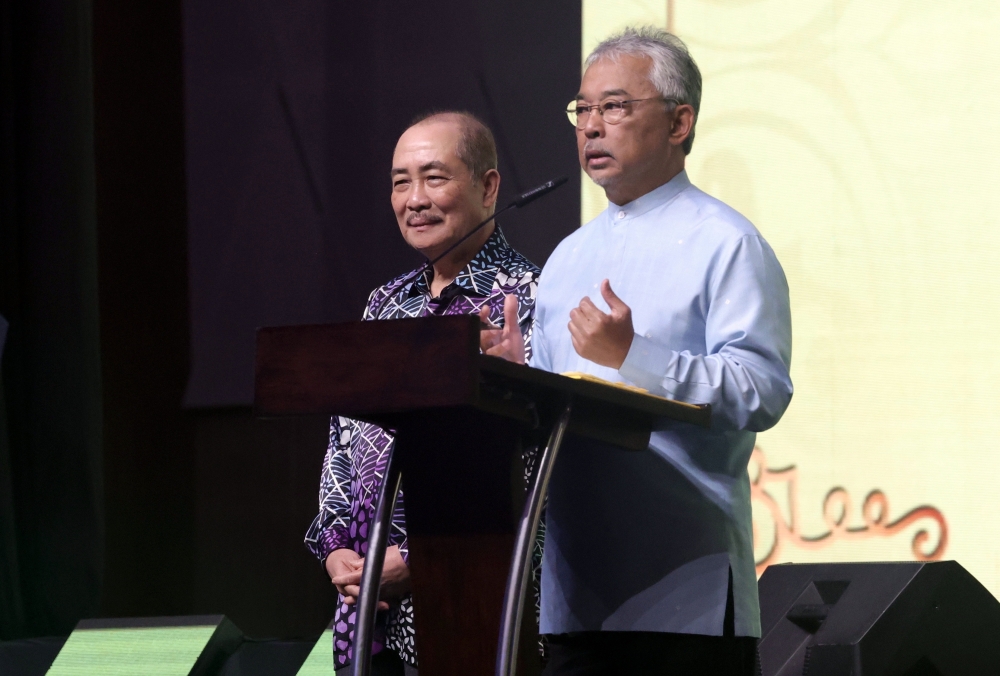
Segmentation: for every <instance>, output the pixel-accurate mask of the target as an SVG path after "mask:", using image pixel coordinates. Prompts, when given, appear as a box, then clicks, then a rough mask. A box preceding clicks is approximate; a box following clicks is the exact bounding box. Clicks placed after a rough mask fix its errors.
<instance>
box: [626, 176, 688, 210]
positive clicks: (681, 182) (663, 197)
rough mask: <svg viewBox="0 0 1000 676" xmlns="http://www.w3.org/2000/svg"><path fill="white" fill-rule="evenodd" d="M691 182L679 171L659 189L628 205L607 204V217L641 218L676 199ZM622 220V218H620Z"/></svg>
mask: <svg viewBox="0 0 1000 676" xmlns="http://www.w3.org/2000/svg"><path fill="white" fill-rule="evenodd" d="M690 185H691V180H690V179H689V178H688V175H687V171H685V170H684V169H681V172H680V173H679V174H677V175H676V176H674V177H673V178H672V179H670V180H669V181H667V182H666V183H664V184H663V185H661V186H660V187H659V188H654V189H653V190H650V191H649V192H647V193H646V194H645V195H643V196H642V197H637V198H636V199H634V200H632V201H631V202H629V203H628V204H622V205H618V204H615V203H613V202H608V215H609V216H611V217H612V219H614V218H616V217H618V214H619V213H624V214H626V215H627V216H633V217H634V216H641V215H642V214H644V213H646V212H647V211H649V210H650V209H654V208H656V207H658V206H662V205H664V204H666V203H667V202H669V201H670V200H672V199H673V198H675V197H677V195H679V194H680V193H681V192H682V191H683V190H684V189H685V188H688V187H690ZM622 218H624V217H622Z"/></svg>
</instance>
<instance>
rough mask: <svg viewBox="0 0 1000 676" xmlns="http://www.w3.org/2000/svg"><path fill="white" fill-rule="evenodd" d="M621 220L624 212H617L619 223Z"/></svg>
mask: <svg viewBox="0 0 1000 676" xmlns="http://www.w3.org/2000/svg"><path fill="white" fill-rule="evenodd" d="M623 218H625V212H624V211H619V212H618V220H619V221H620V220H622V219H623Z"/></svg>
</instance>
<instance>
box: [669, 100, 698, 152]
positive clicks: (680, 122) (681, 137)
mask: <svg viewBox="0 0 1000 676" xmlns="http://www.w3.org/2000/svg"><path fill="white" fill-rule="evenodd" d="M692 129H694V107H693V106H692V105H691V104H688V103H682V104H680V105H679V106H677V107H676V108H674V110H673V122H672V123H671V125H670V143H671V145H675V146H679V145H681V144H683V143H684V141H686V140H687V137H688V136H690V135H691V130H692Z"/></svg>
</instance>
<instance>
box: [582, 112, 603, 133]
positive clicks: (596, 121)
mask: <svg viewBox="0 0 1000 676" xmlns="http://www.w3.org/2000/svg"><path fill="white" fill-rule="evenodd" d="M583 135H584V136H586V137H587V138H599V137H601V136H603V135H604V117H603V116H602V115H601V114H600V113H598V112H597V111H596V110H592V111H591V112H590V115H588V116H587V123H586V124H584V125H583Z"/></svg>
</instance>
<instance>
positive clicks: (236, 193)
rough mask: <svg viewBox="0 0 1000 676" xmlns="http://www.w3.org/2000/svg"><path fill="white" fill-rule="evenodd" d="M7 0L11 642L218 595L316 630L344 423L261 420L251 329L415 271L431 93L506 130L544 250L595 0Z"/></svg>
mask: <svg viewBox="0 0 1000 676" xmlns="http://www.w3.org/2000/svg"><path fill="white" fill-rule="evenodd" d="M357 5H358V6H353V7H345V8H342V7H339V6H338V5H337V4H335V3H334V4H331V3H329V2H324V1H322V0H296V1H294V2H279V1H278V0H268V1H258V2H250V3H236V2H234V1H232V0H222V1H216V2H212V1H210V0H184V1H183V3H182V2H181V0H149V1H148V2H141V3H136V2H133V1H131V0H35V1H33V2H27V1H26V0H21V1H18V0H2V5H0V24H2V25H0V31H2V33H0V37H2V46H0V47H2V50H0V70H2V73H0V77H2V82H0V87H2V90H0V115H2V125H3V126H2V143H0V146H2V147H0V162H2V166H0V172H2V174H0V178H2V194H0V199H2V203H0V209H2V211H0V218H2V220H0V314H2V315H3V316H5V317H6V318H7V319H8V320H9V321H10V323H11V326H10V330H9V335H8V340H7V345H6V348H5V350H4V354H3V357H2V363H0V378H2V384H3V388H2V394H3V396H2V398H0V472H3V473H4V477H3V478H2V479H3V480H0V638H10V637H16V636H32V635H34V636H38V635H45V634H65V633H68V631H69V629H70V628H71V627H72V626H73V624H74V623H75V622H76V620H77V619H79V618H81V617H92V616H98V615H103V616H140V615H168V614H193V613H215V612H222V613H226V614H227V615H229V616H230V618H232V619H233V620H234V621H235V622H236V624H237V625H239V626H240V627H241V628H243V629H244V630H245V631H246V632H248V633H249V634H251V635H253V636H257V637H267V636H272V637H273V636H284V637H294V636H308V635H314V634H315V633H317V632H318V631H319V630H320V629H321V628H322V627H323V625H325V623H326V622H327V621H328V620H329V617H330V615H331V614H332V607H333V602H334V595H333V593H332V589H331V588H330V585H329V582H328V581H327V580H326V579H325V578H324V576H323V574H322V572H321V571H320V569H319V567H318V565H317V564H316V562H315V561H313V560H311V558H310V557H309V556H308V554H307V553H306V552H305V550H304V548H303V547H302V544H301V538H302V534H303V532H304V530H305V528H306V526H307V525H308V522H309V520H310V519H311V518H312V516H313V514H314V512H315V509H316V490H317V480H318V473H319V468H320V463H321V460H322V454H323V450H324V448H325V421H323V420H318V419H311V420H298V421H296V420H288V421H256V420H254V419H253V418H252V417H251V415H250V413H249V409H248V408H246V404H247V403H248V402H249V397H250V387H251V370H250V368H251V355H252V345H253V342H252V341H253V337H252V331H253V329H254V328H255V327H256V326H258V325H265V324H281V323H302V322H312V321H336V320H342V319H352V318H356V317H358V316H359V314H360V311H361V308H362V306H363V302H364V299H365V297H366V295H367V293H368V291H369V290H370V289H371V288H372V287H373V286H375V285H377V284H379V283H381V282H383V281H385V280H386V279H388V278H389V277H391V276H393V275H395V274H398V273H400V272H402V271H404V270H406V269H408V268H410V267H412V266H413V265H414V264H415V263H416V262H417V259H416V257H415V256H414V255H413V254H412V252H410V251H408V250H407V248H406V247H405V245H404V244H403V243H402V242H401V240H400V236H399V234H398V231H397V230H396V227H395V224H394V220H393V218H392V214H391V211H390V209H389V206H388V193H389V191H388V181H387V177H386V173H387V170H388V167H389V161H390V157H391V151H392V147H393V145H394V143H395V140H396V138H397V136H398V134H399V133H400V132H401V131H402V129H403V128H404V127H405V125H406V122H407V121H408V120H409V119H410V118H411V117H413V116H414V115H415V114H417V113H419V112H421V111H423V110H426V109H429V108H451V107H458V108H466V109H469V110H472V111H473V112H475V113H477V114H479V115H481V116H482V117H483V118H484V119H486V121H487V122H488V123H490V124H491V125H492V126H493V127H494V130H495V131H496V132H497V138H498V141H499V145H500V156H501V172H502V174H503V181H504V184H503V192H502V194H503V197H504V198H509V197H510V196H511V195H513V194H514V193H515V192H517V191H519V190H523V189H526V188H529V187H532V186H533V185H535V184H536V183H539V182H541V181H543V180H546V179H548V178H551V177H553V176H555V175H558V174H569V175H570V176H571V181H572V182H571V184H570V186H567V187H566V188H563V189H562V190H561V191H560V192H558V193H555V194H554V195H552V196H550V197H547V198H546V199H545V200H544V201H540V202H538V203H536V204H533V205H532V206H531V207H530V211H528V210H526V211H524V212H522V213H515V214H514V215H513V216H512V217H510V218H508V219H506V220H505V221H504V222H505V223H506V224H507V227H506V228H505V230H506V231H507V233H508V235H509V238H510V239H511V241H512V242H513V243H514V244H515V246H517V247H518V248H519V249H521V250H522V251H523V252H524V253H526V254H527V255H528V256H529V257H531V258H532V259H534V260H535V261H536V262H537V263H539V264H541V263H543V262H544V260H545V258H546V257H547V255H548V253H549V252H550V251H551V250H552V248H553V247H554V246H555V244H556V243H557V242H558V241H559V239H561V238H562V237H563V236H564V235H565V234H567V233H568V232H569V231H571V230H572V229H573V228H574V227H576V225H577V220H578V211H579V206H578V205H579V183H578V170H577V168H576V164H575V153H574V150H573V135H572V130H571V128H570V126H569V124H568V123H567V122H566V120H565V116H564V115H563V114H562V112H561V109H562V108H563V107H564V105H565V104H566V102H567V101H568V100H569V99H570V98H571V97H572V95H573V94H574V93H575V88H576V85H577V81H578V77H579V61H580V3H579V2H578V0H577V1H574V2H568V1H565V0H559V1H558V2H552V3H531V2H526V1H523V0H517V1H514V2H505V3H500V2H491V3H468V2H457V1H448V2H441V3H437V4H434V5H427V4H421V3H408V2H387V1H385V0H382V1H376V2H370V3H357Z"/></svg>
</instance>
